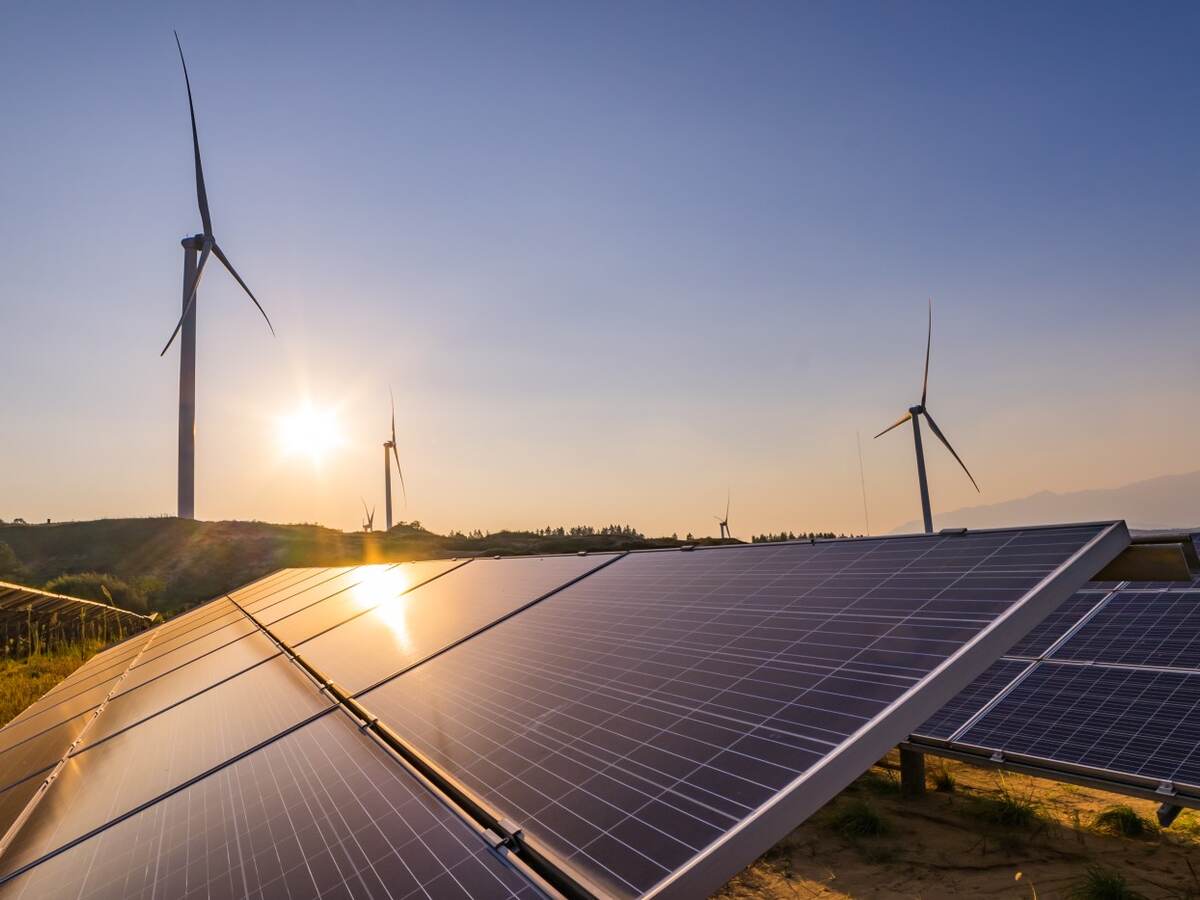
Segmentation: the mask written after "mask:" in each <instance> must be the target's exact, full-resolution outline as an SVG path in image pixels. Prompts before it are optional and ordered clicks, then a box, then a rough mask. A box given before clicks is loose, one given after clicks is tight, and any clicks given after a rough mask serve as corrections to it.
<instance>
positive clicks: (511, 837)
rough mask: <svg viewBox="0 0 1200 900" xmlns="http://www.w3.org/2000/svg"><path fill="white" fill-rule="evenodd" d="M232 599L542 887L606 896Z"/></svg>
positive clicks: (553, 892)
mask: <svg viewBox="0 0 1200 900" xmlns="http://www.w3.org/2000/svg"><path fill="white" fill-rule="evenodd" d="M229 599H230V602H232V603H233V604H234V605H235V606H237V607H238V609H240V610H242V613H243V614H244V615H245V616H246V617H247V618H248V619H250V620H251V621H252V622H254V624H255V625H257V626H258V627H259V629H261V630H262V632H263V634H265V635H266V636H267V638H268V639H270V640H271V641H272V642H274V643H275V644H276V645H277V646H278V647H279V649H280V651H281V652H282V653H283V654H284V655H285V656H286V657H287V658H288V659H290V660H291V661H292V662H293V663H295V664H296V665H297V666H299V667H300V668H301V669H302V670H303V671H304V672H305V673H306V674H307V675H308V676H309V677H310V678H312V679H313V680H314V681H316V682H317V684H318V685H319V687H320V689H321V690H322V691H323V692H324V693H326V694H327V695H328V696H329V697H330V698H332V699H333V700H334V701H335V702H336V703H337V704H338V706H339V707H340V708H341V709H342V710H343V711H344V712H346V713H347V714H348V715H350V716H351V717H352V718H353V719H355V720H356V721H358V722H359V723H360V724H359V728H360V729H361V730H362V731H364V732H366V733H368V734H370V735H371V736H372V737H373V738H374V739H375V740H376V741H378V742H379V743H381V744H382V745H383V746H384V747H385V748H386V749H387V750H389V751H391V753H392V754H393V755H394V756H395V757H396V758H397V759H398V760H399V761H400V762H401V763H403V764H404V765H405V768H406V769H407V770H408V771H410V772H411V773H412V774H413V775H414V776H415V777H416V778H417V779H418V780H419V781H420V782H421V783H422V784H423V785H424V786H425V787H426V788H427V789H429V790H430V791H431V792H432V793H433V794H434V795H435V796H437V797H439V798H440V799H442V800H443V802H445V803H446V804H447V806H448V807H449V808H450V809H451V810H452V811H454V812H455V813H456V814H457V815H458V816H459V817H460V818H461V819H463V820H464V821H465V822H466V824H467V825H468V826H470V828H471V829H472V830H473V831H475V832H476V833H477V834H479V835H480V837H481V838H483V839H484V840H485V841H486V842H487V843H488V844H489V845H491V846H492V848H493V849H495V850H497V851H498V852H502V853H503V854H504V856H505V858H506V859H507V860H508V861H509V862H510V863H512V864H513V865H515V866H516V867H517V868H519V869H520V870H521V872H522V873H523V874H524V875H525V876H526V877H527V878H529V879H530V881H532V882H533V883H534V884H535V885H537V886H538V887H539V888H540V889H541V890H542V891H543V892H544V893H546V894H548V895H550V896H558V897H563V898H566V900H599V898H602V897H604V896H605V892H604V891H603V890H602V889H600V888H599V887H597V886H595V885H593V884H591V882H590V881H589V879H588V878H587V876H585V875H584V874H582V873H581V872H578V871H577V870H575V869H574V868H573V867H572V866H570V865H569V864H568V863H566V862H565V861H563V860H559V859H557V858H556V855H555V854H554V853H553V852H551V851H549V850H548V849H547V848H545V847H543V846H541V845H540V843H539V842H538V841H536V840H531V839H529V838H528V837H526V836H525V834H524V832H523V830H522V829H521V828H520V826H519V825H517V824H516V823H513V822H512V821H511V820H508V819H506V818H504V817H502V816H501V815H500V814H499V813H498V812H496V811H495V810H493V809H492V808H491V807H490V806H489V805H488V804H487V803H486V802H485V801H484V800H482V799H481V798H479V797H477V796H475V794H474V793H473V792H472V791H471V790H469V789H468V788H467V787H466V786H465V785H463V784H462V783H460V782H459V781H458V780H457V779H456V778H454V777H453V776H451V775H450V774H449V773H447V772H445V771H444V770H442V769H441V767H439V766H437V765H436V764H434V763H433V762H431V761H430V760H428V759H427V758H425V756H424V755H423V754H421V753H420V752H419V751H418V750H416V749H415V748H414V747H412V746H411V745H410V744H409V743H408V742H407V741H405V740H404V739H403V738H402V737H401V736H400V735H399V734H397V733H396V732H395V731H393V730H392V729H391V728H390V727H388V726H387V725H386V724H384V723H383V722H382V721H380V719H379V717H378V716H376V715H374V714H373V713H372V712H371V711H370V710H368V709H367V708H366V707H364V706H363V705H362V704H361V703H360V702H359V701H358V700H356V699H355V698H354V697H353V696H352V695H351V694H350V693H349V692H348V691H346V690H345V689H344V688H342V687H341V686H340V685H338V684H337V682H335V681H333V679H331V678H329V677H328V676H327V675H325V673H324V672H322V671H321V670H320V669H318V668H317V667H316V666H314V665H313V664H312V663H310V662H309V661H308V660H306V659H304V657H303V656H302V655H301V654H299V653H297V652H296V651H295V650H294V649H293V648H292V647H290V646H288V644H286V643H285V642H284V641H282V640H280V639H279V638H278V637H277V636H276V635H275V634H273V633H272V632H271V630H270V629H269V628H268V627H267V626H266V625H263V624H262V623H261V622H259V621H258V619H256V618H255V617H254V616H252V615H251V614H250V613H249V612H247V611H246V610H245V609H244V608H242V606H241V605H240V604H239V603H238V602H237V601H236V600H234V599H233V598H232V597H230V598H229Z"/></svg>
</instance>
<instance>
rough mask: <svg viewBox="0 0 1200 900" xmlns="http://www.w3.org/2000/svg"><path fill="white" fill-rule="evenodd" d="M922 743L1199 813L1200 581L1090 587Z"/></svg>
mask: <svg viewBox="0 0 1200 900" xmlns="http://www.w3.org/2000/svg"><path fill="white" fill-rule="evenodd" d="M913 742H914V744H915V745H916V746H917V747H918V748H920V747H925V748H927V749H931V750H933V751H934V752H936V751H938V750H947V749H948V750H951V751H955V752H958V753H962V754H965V755H966V756H967V758H970V757H971V756H976V757H978V758H980V759H982V760H988V761H992V762H995V763H1000V764H1007V765H1009V766H1011V767H1014V768H1022V769H1024V770H1031V771H1035V772H1038V771H1043V772H1045V773H1046V774H1050V775H1053V774H1055V773H1061V774H1063V775H1067V776H1082V777H1084V778H1085V779H1087V780H1088V781H1089V782H1095V783H1098V784H1100V785H1105V786H1109V787H1111V788H1113V789H1115V790H1124V791H1126V792H1129V793H1134V794H1137V795H1140V796H1154V797H1158V798H1159V799H1161V800H1163V801H1164V802H1167V803H1170V804H1176V805H1190V806H1198V805H1200V579H1197V580H1196V581H1193V582H1191V583H1188V582H1175V583H1170V582H1119V583H1106V584H1103V585H1101V584H1098V583H1092V584H1089V585H1087V587H1086V588H1085V589H1083V590H1080V591H1079V592H1078V593H1076V594H1075V596H1074V597H1072V598H1071V599H1070V600H1068V601H1067V602H1066V603H1064V604H1062V606H1060V607H1059V609H1058V611H1057V612H1056V613H1054V614H1052V615H1051V616H1050V617H1048V618H1047V619H1046V620H1045V621H1044V622H1043V624H1042V625H1041V626H1039V627H1038V628H1037V629H1035V630H1034V632H1033V633H1031V634H1030V635H1029V636H1028V637H1027V638H1026V639H1025V640H1023V641H1021V642H1019V643H1018V644H1017V646H1015V647H1014V648H1013V649H1012V650H1011V651H1010V652H1009V654H1008V656H1006V657H1005V658H1003V659H1001V660H999V661H998V662H997V663H995V664H994V665H993V666H992V667H991V668H990V669H989V670H988V671H987V672H986V673H984V674H983V675H982V676H980V677H979V678H978V679H976V680H975V682H973V683H972V684H971V685H970V686H969V687H968V688H967V689H966V690H964V691H963V692H962V693H961V694H960V695H959V696H958V697H956V698H955V699H954V700H953V701H951V703H949V704H947V706H945V707H944V708H943V709H942V710H941V711H940V712H939V713H938V714H937V715H935V716H933V717H932V718H931V719H930V720H929V721H927V722H926V723H925V724H924V725H923V726H921V727H920V728H919V729H917V732H916V734H915V735H914V736H913Z"/></svg>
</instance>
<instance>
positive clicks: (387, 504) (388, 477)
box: [383, 389, 408, 531]
mask: <svg viewBox="0 0 1200 900" xmlns="http://www.w3.org/2000/svg"><path fill="white" fill-rule="evenodd" d="M388 393H389V394H391V397H392V437H391V440H387V441H384V442H383V493H384V498H385V499H384V505H383V510H384V514H385V515H386V516H387V530H388V531H391V530H392V460H393V459H394V460H395V461H396V474H397V475H399V476H400V492H401V495H402V496H403V497H404V505H405V507H407V506H408V490H407V489H406V488H405V487H404V470H403V469H401V468H400V454H399V453H397V452H396V395H395V394H392V392H391V390H390V389H389V390H388ZM389 451H391V452H390V453H389Z"/></svg>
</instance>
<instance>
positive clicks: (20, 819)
mask: <svg viewBox="0 0 1200 900" xmlns="http://www.w3.org/2000/svg"><path fill="white" fill-rule="evenodd" d="M154 637H155V633H154V632H153V631H152V632H151V633H150V636H149V638H148V639H147V640H146V643H145V645H144V646H143V647H142V649H141V650H140V651H139V652H138V656H140V655H141V654H142V653H144V652H145V651H146V649H147V648H148V647H149V646H150V645H151V644H152V643H154ZM138 656H135V657H134V658H133V661H132V662H131V663H130V667H131V668H132V666H133V663H134V662H136V661H137V659H138ZM126 672H128V669H127V670H126ZM122 677H124V676H122ZM120 682H121V679H120V678H118V679H117V680H116V681H115V682H114V683H113V686H112V688H111V689H110V691H109V696H112V692H113V691H115V690H116V689H117V686H118V685H119V684H120ZM103 712H104V703H103V702H102V703H101V704H100V705H99V706H97V707H96V709H95V710H94V711H93V712H92V718H91V719H90V720H89V721H88V723H87V724H86V725H84V726H83V730H82V731H80V733H79V734H78V735H77V736H76V737H75V740H74V742H73V743H72V744H71V745H70V746H69V747H67V749H66V752H65V753H63V755H62V758H61V759H60V760H59V761H58V763H57V764H56V765H55V766H54V768H53V769H52V770H51V771H50V773H49V774H48V775H47V776H46V778H45V780H44V781H43V782H42V784H41V787H39V788H38V789H37V791H36V792H35V793H34V794H33V796H32V797H31V798H30V799H29V801H28V803H26V804H25V807H24V809H22V810H21V812H20V814H19V815H18V816H17V818H16V819H15V820H14V821H13V822H12V823H11V824H10V825H9V827H8V828H7V829H6V830H5V832H4V834H3V836H0V859H2V858H3V856H4V853H5V851H6V850H7V849H8V847H9V845H10V844H11V843H12V841H13V839H14V838H15V837H16V836H17V833H18V832H19V831H20V830H21V826H22V825H24V824H25V822H26V821H27V820H28V819H29V817H30V816H31V815H32V814H33V811H34V809H36V808H37V805H38V803H39V802H40V801H41V799H42V797H44V796H45V795H46V792H47V791H48V790H50V788H51V787H52V786H53V785H54V781H55V779H56V777H57V776H58V773H59V772H61V771H62V768H63V766H65V765H66V764H67V760H68V759H69V758H70V756H71V751H72V750H74V749H75V747H77V746H78V745H79V742H80V741H81V740H83V738H84V736H85V735H86V734H87V732H88V729H89V728H91V727H92V725H94V724H95V722H96V720H97V719H98V718H99V717H100V715H101V714H102V713H103Z"/></svg>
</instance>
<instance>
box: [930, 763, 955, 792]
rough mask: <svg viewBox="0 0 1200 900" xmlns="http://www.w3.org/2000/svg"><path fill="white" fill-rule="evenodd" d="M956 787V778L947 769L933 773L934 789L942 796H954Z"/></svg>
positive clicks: (936, 770)
mask: <svg viewBox="0 0 1200 900" xmlns="http://www.w3.org/2000/svg"><path fill="white" fill-rule="evenodd" d="M954 787H955V781H954V776H953V775H951V774H950V773H949V771H947V770H946V769H935V770H934V773H933V789H934V790H935V791H938V792H939V793H942V794H953V793H954Z"/></svg>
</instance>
